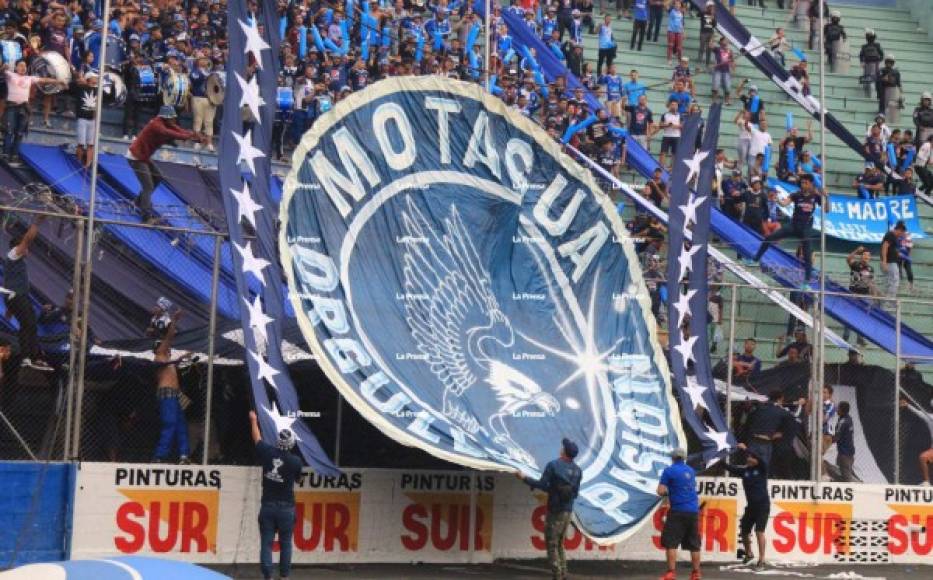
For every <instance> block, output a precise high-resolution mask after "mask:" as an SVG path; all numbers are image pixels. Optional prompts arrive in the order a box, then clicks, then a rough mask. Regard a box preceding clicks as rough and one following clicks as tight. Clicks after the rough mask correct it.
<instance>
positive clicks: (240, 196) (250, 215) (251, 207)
mask: <svg viewBox="0 0 933 580" xmlns="http://www.w3.org/2000/svg"><path fill="white" fill-rule="evenodd" d="M230 194H231V195H233V197H234V199H236V208H237V209H236V221H237V223H238V224H239V223H240V220H241V219H243V218H246V221H248V222H249V224H250V225H251V226H253V229H256V212H257V211H260V210H261V209H262V206H261V205H259V204H258V203H256V202H255V201H253V196H252V195H250V193H249V184H248V183H247V182H245V181H244V182H243V189H241V190H240V191H237V190H235V189H231V190H230Z"/></svg>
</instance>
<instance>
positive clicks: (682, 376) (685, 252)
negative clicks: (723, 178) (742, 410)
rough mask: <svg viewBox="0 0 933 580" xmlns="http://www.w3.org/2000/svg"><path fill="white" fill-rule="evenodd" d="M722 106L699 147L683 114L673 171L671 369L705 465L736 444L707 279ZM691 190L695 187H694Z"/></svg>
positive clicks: (694, 122) (692, 119) (695, 120)
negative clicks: (719, 370) (725, 406)
mask: <svg viewBox="0 0 933 580" xmlns="http://www.w3.org/2000/svg"><path fill="white" fill-rule="evenodd" d="M720 112H721V108H720V106H719V105H714V106H713V107H712V108H711V109H710V112H709V117H708V118H707V120H706V127H707V129H706V133H705V134H704V136H703V143H702V146H701V147H700V149H697V148H696V143H697V136H698V134H699V132H700V116H699V115H689V116H684V117H682V124H683V129H682V132H681V135H682V136H681V138H680V144H679V146H678V147H677V155H676V157H675V158H674V168H673V171H672V173H671V183H670V185H671V187H670V191H671V202H670V203H671V207H670V212H669V213H668V219H669V221H668V231H669V236H670V239H669V248H668V262H667V288H668V296H669V298H668V329H669V331H670V355H671V373H672V374H673V382H674V388H675V391H676V392H677V394H678V397H679V399H680V406H681V409H682V410H683V417H684V419H685V420H686V421H687V423H688V424H689V425H690V428H691V429H692V430H693V432H694V433H695V434H696V436H697V438H698V439H699V440H700V442H701V443H702V446H703V451H702V454H703V462H704V464H706V465H709V464H711V463H713V462H714V461H715V460H716V459H718V458H721V457H722V456H723V455H724V454H725V453H727V452H728V450H729V449H731V448H732V447H734V446H735V438H734V437H733V436H732V434H731V433H729V429H728V427H727V424H726V419H725V416H724V414H723V412H722V409H720V407H719V401H718V400H717V396H716V388H715V385H714V383H713V373H712V365H711V364H710V357H709V340H708V337H707V332H706V325H707V318H708V310H707V305H708V304H709V287H708V283H707V278H706V266H707V254H708V249H709V246H708V245H709V233H710V206H711V204H714V203H716V199H715V198H714V197H712V196H711V195H710V193H711V191H712V183H713V177H714V174H715V160H716V155H715V152H716V143H717V141H718V140H719V117H720ZM691 190H692V191H691Z"/></svg>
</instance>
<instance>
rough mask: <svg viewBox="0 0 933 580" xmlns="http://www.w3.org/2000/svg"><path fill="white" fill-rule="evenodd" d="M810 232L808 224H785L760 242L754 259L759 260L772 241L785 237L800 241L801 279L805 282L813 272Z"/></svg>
mask: <svg viewBox="0 0 933 580" xmlns="http://www.w3.org/2000/svg"><path fill="white" fill-rule="evenodd" d="M812 233H813V232H812V230H811V229H810V226H809V225H802V224H794V223H793V222H791V223H789V224H785V225H783V226H781V229H779V230H778V231H776V232H774V233H773V234H771V235H770V236H768V237H766V238H765V239H764V240H763V241H762V242H761V245H760V246H759V247H758V253H756V254H755V261H756V262H757V261H759V260H761V257H762V256H763V255H764V254H765V252H766V251H768V248H770V247H771V243H772V242H776V241H778V240H783V239H785V238H793V239H796V240H798V241H799V242H800V245H801V247H803V275H804V278H803V281H804V282H807V281H809V280H810V275H811V274H812V273H813V256H812V255H811V253H810V236H811V235H812Z"/></svg>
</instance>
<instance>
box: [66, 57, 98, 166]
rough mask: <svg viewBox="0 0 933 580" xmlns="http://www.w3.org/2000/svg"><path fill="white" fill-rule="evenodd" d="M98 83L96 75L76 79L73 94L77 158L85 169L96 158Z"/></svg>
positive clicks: (72, 89)
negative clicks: (95, 114)
mask: <svg viewBox="0 0 933 580" xmlns="http://www.w3.org/2000/svg"><path fill="white" fill-rule="evenodd" d="M97 82H98V77H97V75H96V74H87V75H81V76H79V77H78V78H76V79H75V81H74V84H73V86H72V88H71V92H72V94H73V95H74V98H75V117H76V118H77V121H78V122H77V124H76V125H75V129H76V132H77V135H76V140H77V148H76V150H75V156H77V158H78V162H80V163H81V164H82V165H84V166H85V167H90V166H91V160H92V159H93V158H94V145H95V143H96V139H95V138H94V113H95V112H96V110H97Z"/></svg>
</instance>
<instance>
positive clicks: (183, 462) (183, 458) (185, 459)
mask: <svg viewBox="0 0 933 580" xmlns="http://www.w3.org/2000/svg"><path fill="white" fill-rule="evenodd" d="M178 465H191V460H190V459H188V456H187V455H182V456H181V457H179V458H178Z"/></svg>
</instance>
